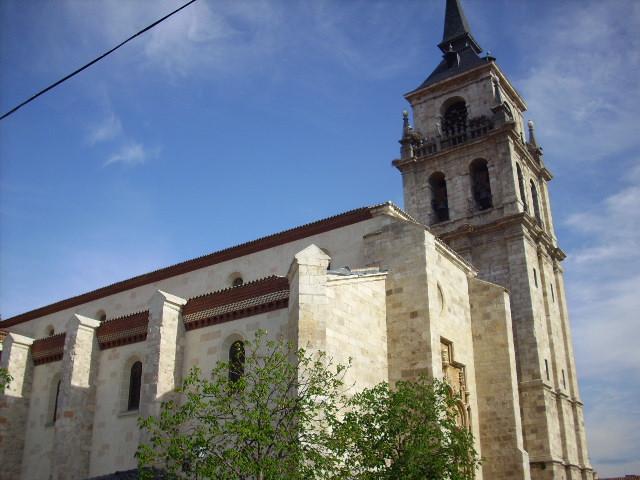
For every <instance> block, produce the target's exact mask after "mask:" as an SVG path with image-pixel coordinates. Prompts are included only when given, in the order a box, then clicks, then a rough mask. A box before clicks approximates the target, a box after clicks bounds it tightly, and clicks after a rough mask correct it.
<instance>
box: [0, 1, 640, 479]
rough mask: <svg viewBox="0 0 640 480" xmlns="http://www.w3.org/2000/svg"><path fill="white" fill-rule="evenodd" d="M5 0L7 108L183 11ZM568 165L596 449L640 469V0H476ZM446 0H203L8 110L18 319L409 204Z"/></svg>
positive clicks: (572, 267) (3, 100)
mask: <svg viewBox="0 0 640 480" xmlns="http://www.w3.org/2000/svg"><path fill="white" fill-rule="evenodd" d="M182 3H183V2H179V1H174V0H158V1H154V2H149V1H142V0H130V1H124V0H100V1H78V0H75V1H70V0H59V1H55V2H53V1H43V0H29V1H24V0H23V1H19V0H4V1H2V2H0V111H1V112H5V111H7V110H9V109H10V108H12V107H13V106H15V105H16V104H18V103H19V102H21V101H22V100H24V99H25V98H27V97H28V96H30V95H31V94H33V93H35V92H36V91H38V90H39V89H41V88H43V87H44V86H46V85H48V84H49V83H51V82H53V81H55V80H57V79H58V78H60V77H62V76H64V75H66V74H68V73H70V72H71V71H72V70H74V69H76V68H77V67H79V66H81V65H83V64H84V63H86V62H87V61H89V60H90V59H92V58H94V57H95V56H97V55H98V54H100V53H102V52H103V51H105V50H107V49H109V48H111V47H112V46H114V45H116V44H117V43H119V42H120V41H122V40H124V39H125V38H127V37H128V36H129V35H131V34H133V33H134V32H136V31H138V30H139V29H141V28H142V27H145V26H146V25H148V24H149V23H151V22H153V21H154V20H156V19H158V18H160V17H161V16H163V15H165V14H166V13H168V12H169V11H171V10H173V9H174V8H176V7H177V6H178V5H181V4H182ZM463 4H464V7H465V10H466V14H467V17H468V19H469V21H470V24H471V28H472V31H473V34H474V37H475V38H476V39H477V40H478V42H479V43H480V45H481V46H482V47H483V48H484V49H485V50H489V51H490V52H491V54H492V55H493V56H495V57H496V58H497V61H498V64H499V65H500V67H501V68H502V69H503V71H505V72H506V74H507V75H508V76H509V78H510V79H511V81H512V83H513V84H514V85H515V86H516V88H517V89H518V90H519V91H520V93H521V94H522V95H523V96H524V97H525V99H526V100H527V103H528V106H529V111H528V112H527V118H529V119H533V120H534V121H535V122H536V126H537V127H536V134H537V139H538V142H539V143H540V144H541V145H542V146H543V147H544V151H545V162H546V164H547V166H548V168H549V169H550V170H551V171H552V172H553V174H554V176H555V178H554V179H553V180H552V182H551V183H550V191H551V200H552V208H553V213H554V223H555V228H556V233H557V235H558V238H559V242H560V246H561V247H562V248H563V249H564V250H565V251H566V252H567V254H568V258H567V260H565V262H564V268H565V272H566V283H567V285H566V286H567V292H568V299H569V308H570V312H571V319H572V328H573V339H574V344H575V355H576V359H577V364H578V374H579V377H580V386H581V394H582V399H583V401H584V403H585V413H586V424H587V435H588V439H589V447H590V453H591V459H592V462H593V464H594V467H595V468H596V469H597V470H598V471H599V473H600V475H601V477H604V476H612V475H621V474H625V473H640V454H639V453H638V445H640V402H638V400H637V399H638V398H639V397H640V348H638V335H639V333H640V332H639V330H640V327H639V324H640V314H639V313H638V312H640V295H639V293H638V292H640V208H638V204H639V203H640V134H639V133H638V120H637V113H636V112H637V110H638V109H639V108H640V82H638V78H639V77H640V35H638V34H637V32H638V31H640V1H636V0H565V1H563V2H557V1H554V0H536V1H534V0H464V1H463ZM443 12H444V0H314V1H313V2H295V1H293V0H270V1H262V0H244V1H242V2H238V1H232V0H230V1H222V0H199V1H197V2H196V3H195V4H193V5H191V6H190V7H188V8H187V9H185V10H183V11H182V12H180V13H179V14H177V15H176V16H174V17H172V18H171V19H169V20H168V21H166V22H164V23H162V24H161V25H159V26H158V27H156V28H155V29H153V30H151V31H149V32H147V33H146V34H145V35H144V36H142V37H139V38H137V39H136V40H134V41H133V42H131V43H129V44H127V45H126V46H125V47H123V48H122V49H120V50H118V51H117V52H116V53H115V54H113V55H111V56H110V57H108V58H106V59H105V60H104V61H102V62H99V63H98V64H96V65H94V66H93V67H91V68H90V69H88V70H86V71H84V72H83V73H81V74H80V75H78V76H77V77H75V78H73V79H72V80H70V81H68V82H65V83H64V84H62V85H61V86H60V87H58V88H56V89H55V90H53V91H51V92H49V93H47V94H46V95H44V96H42V97H40V98H39V99H37V100H36V101H34V102H32V103H31V104H29V105H28V106H26V107H24V108H23V109H22V110H20V111H19V112H17V113H15V114H14V115H12V116H11V117H9V118H7V119H6V120H3V121H0V314H1V315H2V318H8V317H10V316H13V315H16V314H18V313H21V312H24V311H28V310H31V309H33V308H36V307H39V306H43V305H46V304H49V303H52V302H54V301H57V300H60V299H63V298H67V297H69V296H72V295H75V294H78V293H81V292H85V291H89V290H92V289H95V288H97V287H100V286H104V285H106V284H109V283H112V282H115V281H119V280H123V279H125V278H128V277H131V276H133V275H137V274H141V273H145V272H147V271H150V270H153V269H156V268H159V267H162V266H166V265H169V264H172V263H176V262H179V261H182V260H186V259H189V258H193V257H196V256H199V255H202V254H206V253H209V252H212V251H215V250H218V249H221V248H224V247H227V246H231V245H235V244H238V243H241V242H244V241H248V240H251V239H253V238H257V237H259V236H262V235H266V234H269V233H273V232H277V231H279V230H282V229H285V228H289V227H292V226H296V225H299V224H302V223H306V222H308V221H312V220H315V219H320V218H324V217H326V216H330V215H333V214H336V213H340V212H343V211H346V210H349V209H351V208H356V207H360V206H365V205H371V204H376V203H379V202H383V201H386V200H391V201H393V202H395V203H397V204H398V205H402V189H401V180H400V175H399V173H398V172H397V171H396V170H394V169H393V168H392V167H391V161H392V160H393V159H394V158H397V157H398V155H399V145H398V143H397V141H398V139H399V137H400V133H401V122H402V114H401V112H402V110H403V109H405V108H407V107H408V105H407V103H406V101H405V100H404V99H403V94H404V93H406V92H408V91H410V90H412V89H413V88H415V87H417V86H418V85H419V84H420V83H421V82H422V81H423V80H424V79H425V78H426V76H427V75H428V74H429V73H430V72H431V71H432V70H433V68H434V67H435V66H436V64H437V63H438V61H439V59H440V52H439V50H438V49H437V48H436V47H435V45H436V44H437V43H438V42H439V41H440V39H441V35H442V20H443Z"/></svg>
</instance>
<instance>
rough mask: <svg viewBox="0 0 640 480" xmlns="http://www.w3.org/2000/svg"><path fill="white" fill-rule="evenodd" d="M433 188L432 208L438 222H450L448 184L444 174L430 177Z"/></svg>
mask: <svg viewBox="0 0 640 480" xmlns="http://www.w3.org/2000/svg"><path fill="white" fill-rule="evenodd" d="M429 185H430V186H431V207H432V208H433V213H434V215H435V219H436V222H444V221H446V220H449V199H448V198H447V182H446V180H445V178H444V173H442V172H435V173H434V174H432V175H431V177H429Z"/></svg>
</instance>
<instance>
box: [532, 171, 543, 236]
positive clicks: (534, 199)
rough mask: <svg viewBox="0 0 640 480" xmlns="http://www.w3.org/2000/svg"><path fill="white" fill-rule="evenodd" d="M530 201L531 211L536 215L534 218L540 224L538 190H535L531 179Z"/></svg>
mask: <svg viewBox="0 0 640 480" xmlns="http://www.w3.org/2000/svg"><path fill="white" fill-rule="evenodd" d="M531 202H532V203H533V212H534V214H535V216H536V220H537V221H538V223H539V224H540V225H542V217H541V216H540V204H539V203H538V190H536V186H535V184H534V183H533V180H531Z"/></svg>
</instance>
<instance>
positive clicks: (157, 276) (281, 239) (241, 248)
mask: <svg viewBox="0 0 640 480" xmlns="http://www.w3.org/2000/svg"><path fill="white" fill-rule="evenodd" d="M385 205H392V206H393V204H391V203H390V202H386V203H381V204H378V205H373V206H369V207H361V208H356V209H354V210H350V211H348V212H344V213H341V214H338V215H334V216H332V217H328V218H324V219H322V220H317V221H315V222H311V223H307V224H304V225H300V226H298V227H294V228H291V229H289V230H284V231H281V232H278V233H274V234H272V235H268V236H266V237H261V238H258V239H256V240H251V241H249V242H246V243H242V244H240V245H236V246H233V247H229V248H226V249H223V250H218V251H217V252H213V253H210V254H208V255H204V256H201V257H197V258H194V259H191V260H186V261H184V262H181V263H176V264H174V265H171V266H168V267H164V268H161V269H159V270H154V271H152V272H149V273H145V274H142V275H138V276H136V277H132V278H129V279H127V280H123V281H120V282H116V283H113V284H111V285H107V286H106V287H102V288H98V289H97V290H92V291H90V292H86V293H82V294H80V295H77V296H75V297H71V298H67V299H65V300H61V301H59V302H55V303H52V304H50V305H46V306H44V307H40V308H36V309H35V310H31V311H28V312H25V313H21V314H19V315H16V316H14V317H11V318H8V319H6V320H3V321H1V322H0V328H7V327H11V326H13V325H17V324H20V323H23V322H27V321H29V320H33V319H35V318H39V317H42V316H44V315H49V314H51V313H55V312H59V311H61V310H65V309H67V308H72V307H76V306H78V305H82V304H83V303H87V302H90V301H93V300H97V299H99V298H104V297H107V296H109V295H113V294H116V293H120V292H123V291H125V290H129V289H132V288H136V287H140V286H142V285H147V284H149V283H153V282H157V281H160V280H165V279H167V278H170V277H174V276H176V275H181V274H183V273H188V272H192V271H194V270H199V269H200V268H204V267H208V266H211V265H215V264H217V263H222V262H224V261H227V260H231V259H234V258H238V257H242V256H245V255H249V254H251V253H255V252H259V251H262V250H266V249H268V248H272V247H276V246H279V245H284V244H286V243H289V242H293V241H295V240H300V239H302V238H305V237H310V236H312V235H317V234H319V233H324V232H328V231H330V230H335V229H337V228H341V227H346V226H348V225H353V224H355V223H359V222H362V221H364V220H368V219H370V218H373V211H374V210H376V209H378V208H380V207H383V206H385ZM395 208H396V209H397V210H400V209H398V208H397V207H395Z"/></svg>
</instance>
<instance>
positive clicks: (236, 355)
mask: <svg viewBox="0 0 640 480" xmlns="http://www.w3.org/2000/svg"><path fill="white" fill-rule="evenodd" d="M242 375H244V342H243V341H242V340H236V341H235V342H233V343H232V344H231V346H230V347H229V381H231V382H237V381H238V380H240V377H242Z"/></svg>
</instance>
